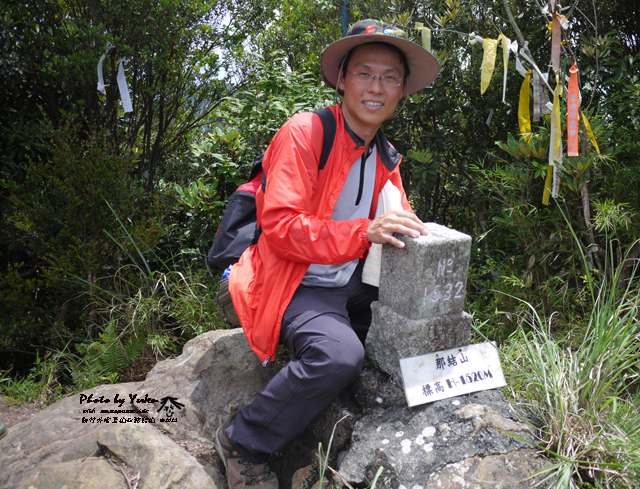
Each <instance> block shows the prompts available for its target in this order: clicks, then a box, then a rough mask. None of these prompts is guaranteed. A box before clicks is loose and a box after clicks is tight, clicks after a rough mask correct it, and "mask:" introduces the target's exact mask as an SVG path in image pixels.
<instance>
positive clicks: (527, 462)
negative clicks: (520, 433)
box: [424, 449, 551, 489]
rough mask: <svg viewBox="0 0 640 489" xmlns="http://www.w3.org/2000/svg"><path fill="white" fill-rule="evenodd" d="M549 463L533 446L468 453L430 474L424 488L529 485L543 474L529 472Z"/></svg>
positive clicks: (526, 487) (510, 488)
mask: <svg viewBox="0 0 640 489" xmlns="http://www.w3.org/2000/svg"><path fill="white" fill-rule="evenodd" d="M550 464H551V461H549V460H547V459H544V458H542V457H540V456H539V455H538V454H537V453H536V451H535V450H533V449H525V450H518V451H516V452H510V453H506V454H502V455H489V456H487V457H472V458H468V459H465V460H462V461H460V462H456V463H453V464H449V465H447V466H446V467H445V468H444V469H442V470H441V471H439V472H435V473H433V474H431V476H430V477H429V482H428V483H427V485H426V486H424V489H443V488H445V489H446V488H450V489H454V488H464V489H530V488H532V487H535V486H536V484H539V483H541V482H542V481H543V480H544V478H545V476H546V474H545V475H538V476H536V477H531V476H532V475H533V474H535V473H536V472H538V471H539V470H541V469H543V468H545V467H547V466H549V465H550ZM538 487H546V486H543V485H541V486H538Z"/></svg>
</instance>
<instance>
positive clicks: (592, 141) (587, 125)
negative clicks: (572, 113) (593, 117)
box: [580, 111, 600, 154]
mask: <svg viewBox="0 0 640 489" xmlns="http://www.w3.org/2000/svg"><path fill="white" fill-rule="evenodd" d="M580 118H581V119H582V123H583V124H584V128H585V129H586V130H587V134H588V135H589V140H590V141H591V144H593V147H594V148H596V152H597V153H598V154H600V148H598V143H597V142H596V138H595V136H594V135H593V131H592V130H591V124H589V121H588V120H587V118H586V117H585V116H584V114H583V113H582V111H580Z"/></svg>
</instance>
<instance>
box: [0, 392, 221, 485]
mask: <svg viewBox="0 0 640 489" xmlns="http://www.w3.org/2000/svg"><path fill="white" fill-rule="evenodd" d="M137 387H138V385H137V383H130V384H118V385H103V386H99V387H96V388H95V389H91V390H88V391H86V392H85V393H84V394H85V395H87V396H88V395H90V394H92V395H93V396H94V398H103V399H111V400H112V399H113V398H114V396H115V395H116V394H118V395H119V397H123V398H128V396H129V394H131V393H133V392H134V391H135V389H136V388H137ZM104 404H106V403H104ZM85 407H86V404H84V405H83V406H81V405H80V404H79V396H78V395H75V396H70V397H68V398H66V399H63V400H62V401H60V402H58V403H56V404H53V405H52V406H50V407H49V408H47V409H45V410H44V411H42V412H41V413H40V414H38V415H37V416H35V417H33V418H32V419H30V420H28V421H25V422H24V423H20V424H17V425H15V426H12V427H11V428H10V429H9V432H8V434H7V436H6V437H5V438H4V439H2V440H1V441H0V467H2V470H0V488H3V489H4V488H6V489H15V488H22V487H24V488H29V489H60V488H61V487H67V488H86V487H101V488H114V489H115V488H118V489H120V488H126V487H128V486H127V481H126V479H125V474H126V472H124V473H123V472H120V471H119V470H116V469H115V468H114V467H113V465H112V464H111V463H110V461H111V462H114V463H117V464H119V465H121V466H124V467H126V468H127V469H128V472H130V474H132V475H133V477H138V474H139V484H138V488H139V489H144V488H148V489H151V488H153V489H159V488H163V489H165V488H166V489H179V488H180V489H182V488H185V489H186V488H192V487H199V488H211V489H215V488H216V486H215V484H214V483H213V480H212V479H211V477H209V476H208V475H207V473H206V472H205V470H204V469H203V467H202V465H201V464H200V463H198V461H197V460H196V459H195V458H194V457H193V456H191V455H190V454H189V453H187V452H186V451H185V450H184V449H183V448H181V447H180V446H179V445H177V444H176V443H174V442H173V441H172V440H171V439H169V438H168V437H167V436H165V435H163V434H162V433H161V432H160V431H159V430H158V429H157V428H156V427H155V426H154V425H153V424H152V423H142V422H139V423H133V422H132V423H128V422H125V423H121V422H116V423H114V422H113V417H107V416H104V417H102V419H109V418H110V422H109V423H106V422H101V423H97V422H96V419H97V416H96V415H95V414H94V413H83V410H84V409H85ZM96 411H99V408H97V409H96ZM127 416H128V415H127ZM117 417H118V419H122V416H117ZM83 418H84V420H86V421H85V422H83ZM91 418H95V419H94V420H93V422H92V421H90V420H91ZM168 461H170V463H168Z"/></svg>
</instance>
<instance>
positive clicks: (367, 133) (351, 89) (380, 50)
mask: <svg viewBox="0 0 640 489" xmlns="http://www.w3.org/2000/svg"><path fill="white" fill-rule="evenodd" d="M347 71H348V72H350V73H347V74H346V76H345V77H344V78H343V77H341V78H340V84H339V85H338V88H340V89H342V90H343V91H344V98H343V102H342V111H343V112H344V116H345V119H346V120H347V123H348V124H349V127H350V128H351V129H352V130H353V131H354V132H355V133H356V134H357V135H358V136H360V137H361V138H363V139H365V140H367V141H368V140H369V139H370V138H371V137H373V135H374V134H375V132H376V131H377V130H378V128H379V127H380V125H381V124H382V123H383V122H384V121H385V120H387V119H388V118H390V117H391V116H392V115H393V114H394V112H395V110H396V108H397V105H398V102H399V101H400V98H401V97H402V94H403V91H404V88H405V83H404V67H403V64H402V61H401V60H400V59H399V57H398V55H397V54H396V53H395V52H394V51H392V50H391V49H389V48H387V47H386V46H385V45H384V44H367V45H364V46H359V47H357V48H356V49H355V50H354V51H353V53H352V55H351V59H350V60H349V66H348V67H347ZM363 71H366V72H368V73H370V74H372V75H383V76H387V75H393V76H395V77H396V78H403V82H402V84H401V85H400V86H398V87H390V86H388V85H384V84H383V83H382V82H381V81H380V78H378V77H376V79H375V80H373V81H371V82H368V83H363V82H361V81H359V80H358V79H357V77H356V76H354V75H353V74H352V73H353V72H356V73H359V72H363Z"/></svg>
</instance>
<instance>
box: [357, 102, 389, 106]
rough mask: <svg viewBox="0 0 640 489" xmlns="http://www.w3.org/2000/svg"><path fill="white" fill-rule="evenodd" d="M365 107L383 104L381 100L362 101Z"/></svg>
mask: <svg viewBox="0 0 640 489" xmlns="http://www.w3.org/2000/svg"><path fill="white" fill-rule="evenodd" d="M362 103H363V104H364V105H366V106H367V107H382V106H383V105H384V104H383V103H382V102H362Z"/></svg>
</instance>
